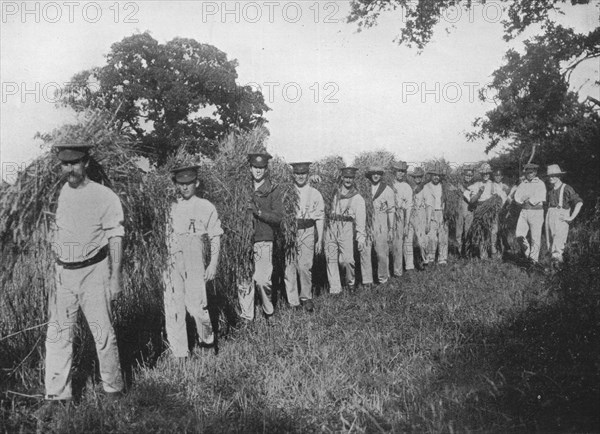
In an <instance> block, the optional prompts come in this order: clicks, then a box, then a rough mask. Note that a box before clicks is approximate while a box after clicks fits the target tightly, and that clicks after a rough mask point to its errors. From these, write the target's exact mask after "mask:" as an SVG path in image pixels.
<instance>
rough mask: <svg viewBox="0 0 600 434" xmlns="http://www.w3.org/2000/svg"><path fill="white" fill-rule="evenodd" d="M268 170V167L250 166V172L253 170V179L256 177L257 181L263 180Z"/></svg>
mask: <svg viewBox="0 0 600 434" xmlns="http://www.w3.org/2000/svg"><path fill="white" fill-rule="evenodd" d="M266 171H267V168H266V167H255V166H251V167H250V172H252V179H254V180H255V181H256V182H259V181H262V179H263V178H264V177H265V173H266Z"/></svg>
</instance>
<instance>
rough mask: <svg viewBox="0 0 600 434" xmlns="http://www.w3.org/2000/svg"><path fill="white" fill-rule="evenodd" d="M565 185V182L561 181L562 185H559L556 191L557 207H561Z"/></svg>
mask: <svg viewBox="0 0 600 434" xmlns="http://www.w3.org/2000/svg"><path fill="white" fill-rule="evenodd" d="M566 185H567V184H564V183H563V185H561V186H560V191H559V192H558V208H559V209H562V207H563V199H564V196H565V186H566Z"/></svg>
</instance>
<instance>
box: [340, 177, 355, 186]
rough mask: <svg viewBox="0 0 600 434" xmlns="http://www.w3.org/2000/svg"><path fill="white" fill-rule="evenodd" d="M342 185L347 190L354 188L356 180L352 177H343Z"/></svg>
mask: <svg viewBox="0 0 600 434" xmlns="http://www.w3.org/2000/svg"><path fill="white" fill-rule="evenodd" d="M342 185H343V186H344V187H346V188H352V187H354V178H352V177H351V176H344V177H342Z"/></svg>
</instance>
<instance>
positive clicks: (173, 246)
mask: <svg viewBox="0 0 600 434" xmlns="http://www.w3.org/2000/svg"><path fill="white" fill-rule="evenodd" d="M171 173H172V179H173V182H174V183H175V187H176V188H177V192H178V194H179V197H178V199H177V201H176V202H175V203H174V204H173V205H172V207H171V212H170V219H169V224H168V226H167V246H168V253H169V259H168V263H167V269H166V272H165V275H164V276H163V280H164V284H165V292H164V303H165V328H166V331H167V339H168V341H169V347H170V349H171V352H172V354H173V356H174V357H176V358H180V359H185V358H186V357H188V356H189V349H188V334H187V326H186V313H189V314H190V316H191V317H192V318H193V320H194V322H195V323H196V330H197V332H198V340H199V343H200V345H201V346H205V347H208V346H212V345H213V344H214V341H215V336H214V331H213V327H212V323H211V319H210V315H209V310H208V299H207V296H206V283H207V282H210V281H212V280H213V279H214V278H215V276H216V273H217V265H218V263H219V250H220V246H221V235H222V234H223V229H222V228H221V220H220V219H219V215H218V213H217V209H216V208H215V206H214V205H213V204H212V203H211V202H209V201H208V200H206V199H202V198H200V197H198V196H197V195H196V191H197V188H198V186H199V182H198V166H196V165H187V164H182V165H180V166H178V167H175V168H174V169H173V170H172V171H171ZM204 237H207V238H208V240H209V246H210V252H209V254H210V262H209V264H208V266H207V267H206V268H205V267H204V257H205V254H204V251H205V244H204Z"/></svg>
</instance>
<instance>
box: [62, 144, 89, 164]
mask: <svg viewBox="0 0 600 434" xmlns="http://www.w3.org/2000/svg"><path fill="white" fill-rule="evenodd" d="M54 147H55V148H56V149H58V159H59V160H60V161H62V162H63V163H74V162H75V161H79V160H81V159H82V158H83V157H85V156H86V155H88V152H89V150H90V149H91V148H93V147H94V145H91V144H89V143H65V144H60V145H54Z"/></svg>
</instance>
